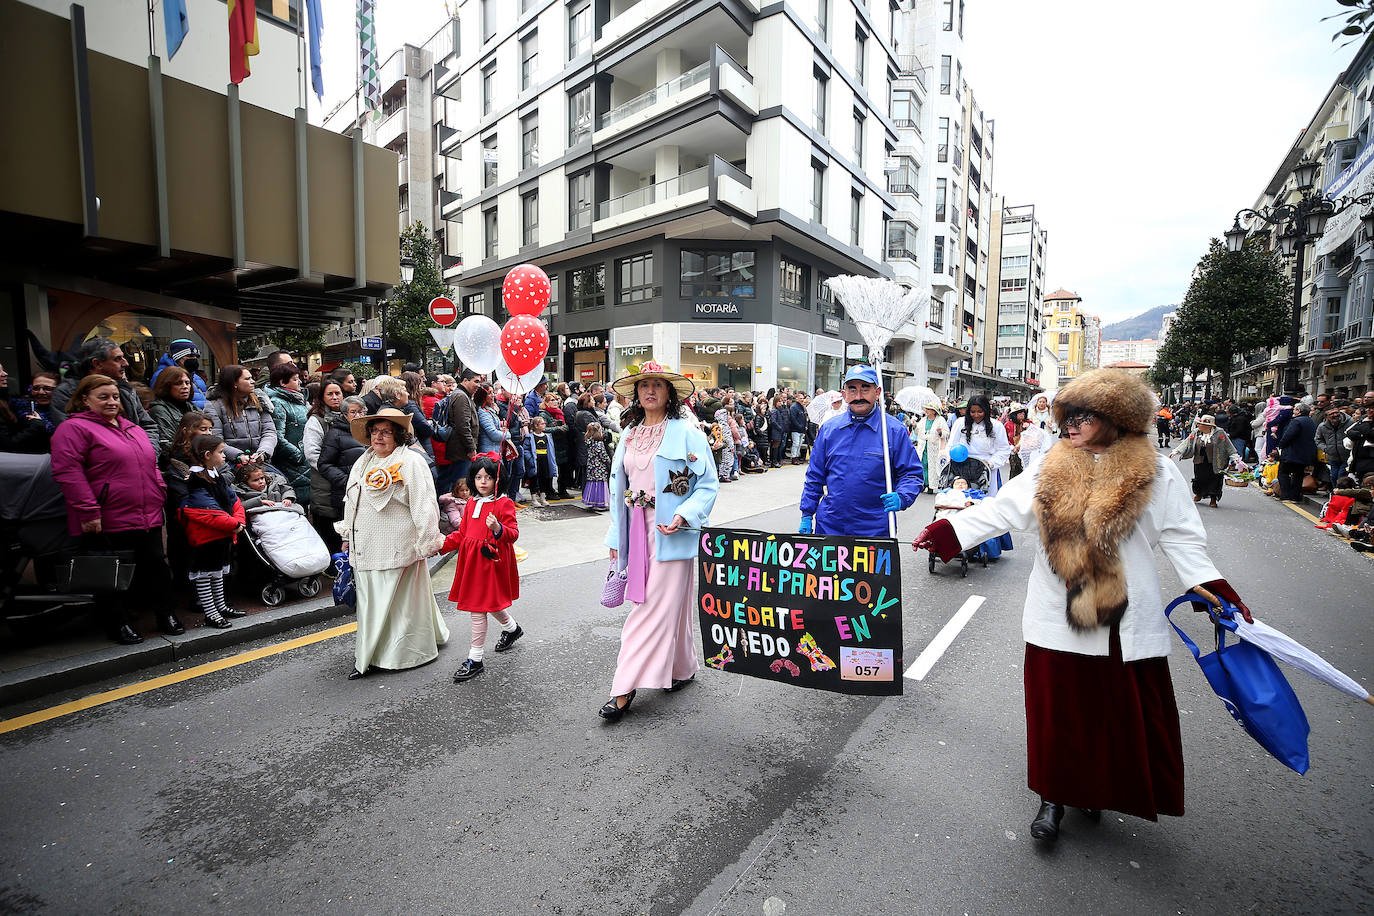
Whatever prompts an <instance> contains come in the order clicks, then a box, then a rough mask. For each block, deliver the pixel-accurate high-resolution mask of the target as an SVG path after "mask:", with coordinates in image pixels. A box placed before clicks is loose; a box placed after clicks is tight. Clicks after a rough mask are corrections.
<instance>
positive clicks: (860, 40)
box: [854, 31, 868, 86]
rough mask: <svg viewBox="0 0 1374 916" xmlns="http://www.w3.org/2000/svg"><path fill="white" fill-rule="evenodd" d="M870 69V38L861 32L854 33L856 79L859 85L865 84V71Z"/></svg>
mask: <svg viewBox="0 0 1374 916" xmlns="http://www.w3.org/2000/svg"><path fill="white" fill-rule="evenodd" d="M866 69H868V36H867V35H865V34H864V33H863V32H861V31H855V33H854V78H855V79H857V80H858V81H859V85H860V86H862V85H863V84H864V71H865V70H866Z"/></svg>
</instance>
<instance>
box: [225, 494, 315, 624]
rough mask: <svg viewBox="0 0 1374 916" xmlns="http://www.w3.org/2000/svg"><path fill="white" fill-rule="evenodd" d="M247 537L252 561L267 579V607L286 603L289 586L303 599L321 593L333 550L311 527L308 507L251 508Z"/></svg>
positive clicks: (264, 600)
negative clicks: (321, 574) (330, 551)
mask: <svg viewBox="0 0 1374 916" xmlns="http://www.w3.org/2000/svg"><path fill="white" fill-rule="evenodd" d="M244 534H245V535H246V536H245V537H244V540H245V541H246V542H247V543H248V548H247V551H246V557H247V559H248V562H249V563H250V564H251V565H253V566H257V567H259V568H258V570H257V573H258V576H259V577H260V578H265V579H266V580H267V581H266V582H265V583H263V586H262V591H261V597H262V603H263V604H265V605H267V606H268V607H276V606H277V605H279V604H281V603H282V602H283V601H285V600H286V589H287V587H288V586H290V587H292V588H295V590H296V591H297V592H299V593H300V596H301V597H302V598H314V597H315V596H316V595H318V594H319V593H320V585H321V583H320V573H322V572H324V571H325V570H326V569H328V568H329V548H328V547H326V546H325V543H324V540H323V539H322V538H321V537H320V535H319V533H318V532H317V531H315V529H314V528H312V527H311V526H310V522H309V520H307V519H306V517H305V509H304V507H302V506H300V505H293V506H258V507H255V508H253V509H249V510H248V526H247V528H246V530H245V532H244ZM242 556H243V555H242V554H241V557H242Z"/></svg>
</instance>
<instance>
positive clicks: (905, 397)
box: [896, 385, 940, 416]
mask: <svg viewBox="0 0 1374 916" xmlns="http://www.w3.org/2000/svg"><path fill="white" fill-rule="evenodd" d="M896 397H897V403H898V404H900V405H901V407H902V409H903V410H905V411H906V412H907V413H914V414H916V415H917V416H921V411H923V410H925V406H926V404H928V403H930V402H931V401H939V400H940V399H939V398H938V397H936V396H935V392H933V391H931V390H930V389H929V388H927V387H926V386H925V385H908V386H907V387H905V388H903V389H902V390H901V391H899V392H897V395H896Z"/></svg>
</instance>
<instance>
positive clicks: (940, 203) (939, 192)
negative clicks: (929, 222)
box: [935, 178, 949, 223]
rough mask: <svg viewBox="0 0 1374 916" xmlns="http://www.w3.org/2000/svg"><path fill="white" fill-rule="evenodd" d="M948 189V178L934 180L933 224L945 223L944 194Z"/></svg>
mask: <svg viewBox="0 0 1374 916" xmlns="http://www.w3.org/2000/svg"><path fill="white" fill-rule="evenodd" d="M948 187H949V179H948V178H937V179H935V222H937V223H943V222H944V221H945V193H946V190H947V189H948Z"/></svg>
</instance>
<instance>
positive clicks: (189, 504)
mask: <svg viewBox="0 0 1374 916" xmlns="http://www.w3.org/2000/svg"><path fill="white" fill-rule="evenodd" d="M179 518H180V519H181V527H182V528H183V529H184V530H185V532H186V541H187V543H189V544H190V545H191V546H192V547H199V546H200V545H202V544H210V543H213V542H215V541H222V540H224V539H225V538H230V539H232V540H234V541H237V540H238V528H239V526H240V525H243V524H245V523H246V522H247V516H246V515H245V514H244V511H243V503H241V502H240V501H239V498H238V495H237V494H235V493H234V488H233V486H232V485H231V484H230V483H229V474H228V473H227V472H225V473H221V474H219V475H218V476H217V477H212V478H210V479H209V480H206V479H205V478H204V477H202V476H201V475H199V474H192V475H191V476H190V478H189V479H188V480H187V481H186V498H185V499H184V500H182V503H181V512H180V513H179Z"/></svg>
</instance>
